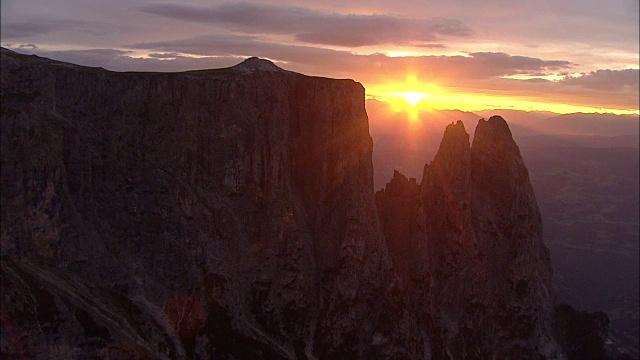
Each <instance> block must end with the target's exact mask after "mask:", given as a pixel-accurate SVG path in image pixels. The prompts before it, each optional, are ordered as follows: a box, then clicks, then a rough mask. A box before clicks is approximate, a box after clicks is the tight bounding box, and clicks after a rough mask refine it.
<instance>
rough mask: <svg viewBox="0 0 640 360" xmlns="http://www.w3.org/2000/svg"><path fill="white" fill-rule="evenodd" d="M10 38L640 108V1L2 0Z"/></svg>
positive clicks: (373, 87) (554, 103) (492, 100)
mask: <svg viewBox="0 0 640 360" xmlns="http://www.w3.org/2000/svg"><path fill="white" fill-rule="evenodd" d="M1 4H2V9H1V10H2V11H1V16H2V18H1V26H2V29H1V33H0V34H1V39H0V42H1V44H2V46H3V47H7V48H9V49H12V50H15V51H19V52H22V53H29V54H31V53H34V54H37V55H41V56H47V57H51V58H54V59H58V60H63V61H68V62H73V63H78V64H82V65H89V66H101V67H103V68H106V69H109V70H117V71H123V70H136V71H141V70H143V71H181V70H192V69H203V68H219V67H227V66H232V65H235V64H237V63H238V62H240V61H242V60H243V59H244V58H246V57H249V56H259V57H263V58H268V59H271V60H272V61H274V62H275V63H276V64H277V65H279V66H281V67H283V68H286V69H288V70H293V71H297V72H302V73H305V74H309V75H318V76H327V77H335V78H351V79H354V80H356V81H359V82H361V83H362V84H363V85H364V86H365V88H366V89H367V90H366V91H367V95H368V96H369V97H370V98H375V99H379V100H383V101H394V99H405V98H406V99H407V100H406V101H407V102H408V103H414V104H416V105H418V106H426V107H432V108H439V109H454V108H455V109H461V110H483V109H492V108H514V109H521V110H547V111H555V112H562V113H566V112H577V111H582V112H596V111H598V112H616V113H633V114H638V83H639V70H638V69H639V61H640V60H639V53H640V50H639V47H638V41H639V35H638V32H639V31H638V28H639V27H638V23H639V16H638V15H639V9H638V4H639V1H638V0H607V1H603V0H553V1H552V0H546V1H545V0H542V1H528V0H527V1H525V0H485V1H472V0H442V1H441V0H437V1H424V0H420V1H413V0H404V1H381V0H367V1H350V2H345V1H333V0H329V1H317V0H299V1H292V0H291V1H284V0H271V1H262V2H231V1H190V2H178V1H173V2H172V1H171V0H168V1H162V2H157V1H145V0H126V1H124V0H112V1H87V0H59V1H51V0H19V1H17V0H16V1H11V0H2V3H1Z"/></svg>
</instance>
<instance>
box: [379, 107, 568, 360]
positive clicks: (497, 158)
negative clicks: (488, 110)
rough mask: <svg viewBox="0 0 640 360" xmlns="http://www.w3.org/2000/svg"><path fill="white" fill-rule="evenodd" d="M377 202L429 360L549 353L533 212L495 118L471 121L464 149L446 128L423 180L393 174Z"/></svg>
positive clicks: (548, 287)
mask: <svg viewBox="0 0 640 360" xmlns="http://www.w3.org/2000/svg"><path fill="white" fill-rule="evenodd" d="M376 201H377V203H378V211H379V213H380V219H381V221H382V224H383V231H384V233H385V236H386V240H387V243H388V248H389V251H390V254H391V258H392V259H393V264H394V267H398V268H399V269H402V271H399V272H398V274H399V275H400V276H401V277H403V282H402V283H403V284H404V289H406V290H405V292H407V293H409V294H412V295H410V296H409V298H413V299H416V298H417V299H419V301H418V305H417V306H416V307H415V308H413V309H412V311H413V312H414V313H416V314H419V318H420V319H421V320H420V321H421V322H422V323H423V324H424V325H422V327H423V328H425V329H427V331H429V334H430V336H429V338H430V340H431V343H432V353H433V356H434V357H435V358H438V359H448V358H451V359H464V358H466V359H469V358H472V359H488V358H501V359H507V358H509V359H524V358H537V357H538V356H540V357H545V358H552V357H553V356H555V355H556V354H557V353H558V345H557V342H556V340H555V339H554V338H553V335H552V333H553V330H552V328H553V317H554V312H553V303H554V295H553V294H554V292H553V289H552V283H551V275H552V271H551V266H550V259H549V253H548V250H547V248H546V247H545V246H544V244H543V241H542V223H541V218H540V212H539V210H538V207H537V204H536V200H535V196H534V194H533V190H532V188H531V184H530V182H529V177H528V173H527V169H526V167H525V165H524V163H523V161H522V157H521V156H520V152H519V150H518V147H517V146H516V144H515V143H514V141H513V139H512V137H511V133H510V131H509V128H508V126H507V124H506V122H505V121H504V119H502V118H500V117H492V118H491V119H489V120H487V121H485V120H480V121H479V123H478V126H477V128H476V132H475V137H474V140H473V146H470V144H469V135H468V134H467V133H466V131H465V129H464V125H463V124H462V122H458V123H456V124H451V125H449V126H448V127H447V129H446V131H445V134H444V138H443V140H442V143H441V145H440V149H439V151H438V154H437V155H436V157H435V158H434V160H433V161H432V162H431V164H429V165H426V166H425V168H424V175H423V179H422V182H421V183H420V184H419V185H417V184H416V183H415V180H414V181H413V182H409V181H407V180H406V178H404V176H403V175H402V174H399V173H396V174H394V178H393V180H392V181H391V182H390V183H389V184H388V185H387V187H386V189H384V190H382V191H380V192H378V193H377V194H376ZM396 264H398V265H396ZM421 288H426V289H425V290H423V291H420V292H419V293H418V294H416V289H421ZM416 295H417V296H416Z"/></svg>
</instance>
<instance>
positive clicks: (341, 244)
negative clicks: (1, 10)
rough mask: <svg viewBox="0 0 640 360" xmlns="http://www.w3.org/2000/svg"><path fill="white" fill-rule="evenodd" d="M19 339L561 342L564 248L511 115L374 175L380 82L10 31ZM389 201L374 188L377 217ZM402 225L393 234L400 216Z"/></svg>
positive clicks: (253, 343) (112, 347)
mask: <svg viewBox="0 0 640 360" xmlns="http://www.w3.org/2000/svg"><path fill="white" fill-rule="evenodd" d="M1 67H2V68H1V69H2V72H1V77H0V80H1V85H2V86H1V98H2V109H1V111H2V113H1V122H0V127H1V139H0V140H1V146H2V154H1V161H2V164H1V165H2V168H1V180H2V190H1V194H0V195H1V198H0V200H1V202H2V208H1V215H2V223H1V227H0V241H1V246H2V249H1V253H0V254H1V256H2V260H1V264H2V305H1V306H2V307H1V310H2V325H3V326H2V342H1V348H0V350H1V352H2V354H3V355H4V356H8V357H14V358H21V357H22V358H66V359H75V358H78V359H79V358H105V359H115V358H153V359H180V358H200V359H207V358H216V359H218V358H219V359H339V358H344V359H365V358H366V359H375V358H379V359H391V358H397V359H422V358H427V359H429V358H430V359H463V358H491V357H494V358H536V356H538V355H541V356H546V357H551V356H552V355H553V354H554V352H555V351H557V349H556V345H555V343H554V340H553V339H552V338H551V337H550V335H549V334H550V330H549V326H550V322H549V321H550V320H549V319H550V316H552V314H551V312H552V311H553V310H552V306H553V304H552V297H553V292H552V290H551V289H550V277H551V270H550V267H549V259H548V253H547V251H546V248H545V247H544V245H543V244H542V237H541V224H540V214H539V212H538V210H537V206H536V203H535V198H534V196H533V192H532V191H531V187H530V185H529V181H528V177H527V173H526V168H525V167H524V165H523V163H522V159H521V158H520V155H519V153H518V150H517V147H516V146H515V144H514V143H513V140H512V139H511V137H510V133H509V130H508V127H507V126H506V123H504V120H501V119H491V120H489V121H488V122H484V121H481V122H480V124H479V125H478V129H477V131H476V138H475V140H474V145H473V146H472V147H469V142H468V135H467V134H466V132H465V131H464V128H463V127H461V125H460V124H459V125H452V126H451V127H449V128H447V131H446V133H445V138H444V140H443V143H442V146H441V149H440V152H439V153H438V155H437V156H436V158H435V159H434V161H433V162H432V163H431V164H430V165H429V166H427V167H425V175H424V178H423V180H422V182H421V183H420V184H417V182H416V181H415V180H413V179H411V180H408V179H406V178H404V177H403V176H402V175H401V174H399V173H396V174H395V175H394V180H392V182H391V183H390V185H389V186H388V187H387V190H386V191H385V192H384V193H378V194H377V195H376V196H375V199H374V194H373V191H372V188H373V184H372V164H371V152H372V146H373V145H372V139H371V137H370V136H369V132H368V124H367V115H366V112H365V108H364V89H363V87H362V86H361V85H360V84H358V83H356V82H354V81H351V80H333V79H325V78H315V77H308V76H304V75H300V74H296V73H292V72H289V71H285V70H282V69H280V68H278V67H277V66H275V65H274V64H272V63H270V62H268V61H265V60H260V59H257V58H252V59H249V60H247V61H246V62H245V63H243V64H240V65H238V66H235V67H232V68H228V69H218V70H203V71H192V72H184V73H165V74H158V73H155V74H151V73H115V72H109V71H105V70H103V69H98V68H87V67H81V66H76V65H73V64H66V63H61V62H57V61H52V60H48V59H43V58H39V57H36V56H24V55H20V54H16V53H14V52H11V51H8V50H6V49H2V62H1ZM376 202H377V204H378V207H379V213H380V219H382V226H383V227H384V232H383V230H382V226H381V221H380V220H379V216H378V210H377V209H376ZM385 235H386V236H385Z"/></svg>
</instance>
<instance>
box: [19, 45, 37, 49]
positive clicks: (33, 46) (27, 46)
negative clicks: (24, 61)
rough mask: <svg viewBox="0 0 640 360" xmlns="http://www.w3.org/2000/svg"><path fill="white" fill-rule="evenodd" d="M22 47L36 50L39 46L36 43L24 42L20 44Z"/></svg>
mask: <svg viewBox="0 0 640 360" xmlns="http://www.w3.org/2000/svg"><path fill="white" fill-rule="evenodd" d="M18 47H19V48H20V49H31V50H35V49H37V48H38V47H37V46H36V45H35V44H22V45H20V46H18Z"/></svg>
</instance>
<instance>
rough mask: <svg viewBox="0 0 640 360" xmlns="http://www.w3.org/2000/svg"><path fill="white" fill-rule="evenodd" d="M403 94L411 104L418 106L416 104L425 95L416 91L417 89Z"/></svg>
mask: <svg viewBox="0 0 640 360" xmlns="http://www.w3.org/2000/svg"><path fill="white" fill-rule="evenodd" d="M402 96H404V100H405V101H406V102H407V103H408V104H409V105H411V106H416V104H417V103H418V102H420V100H421V99H422V97H423V94H421V93H418V92H415V91H413V90H412V91H409V92H407V93H404V94H402Z"/></svg>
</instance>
